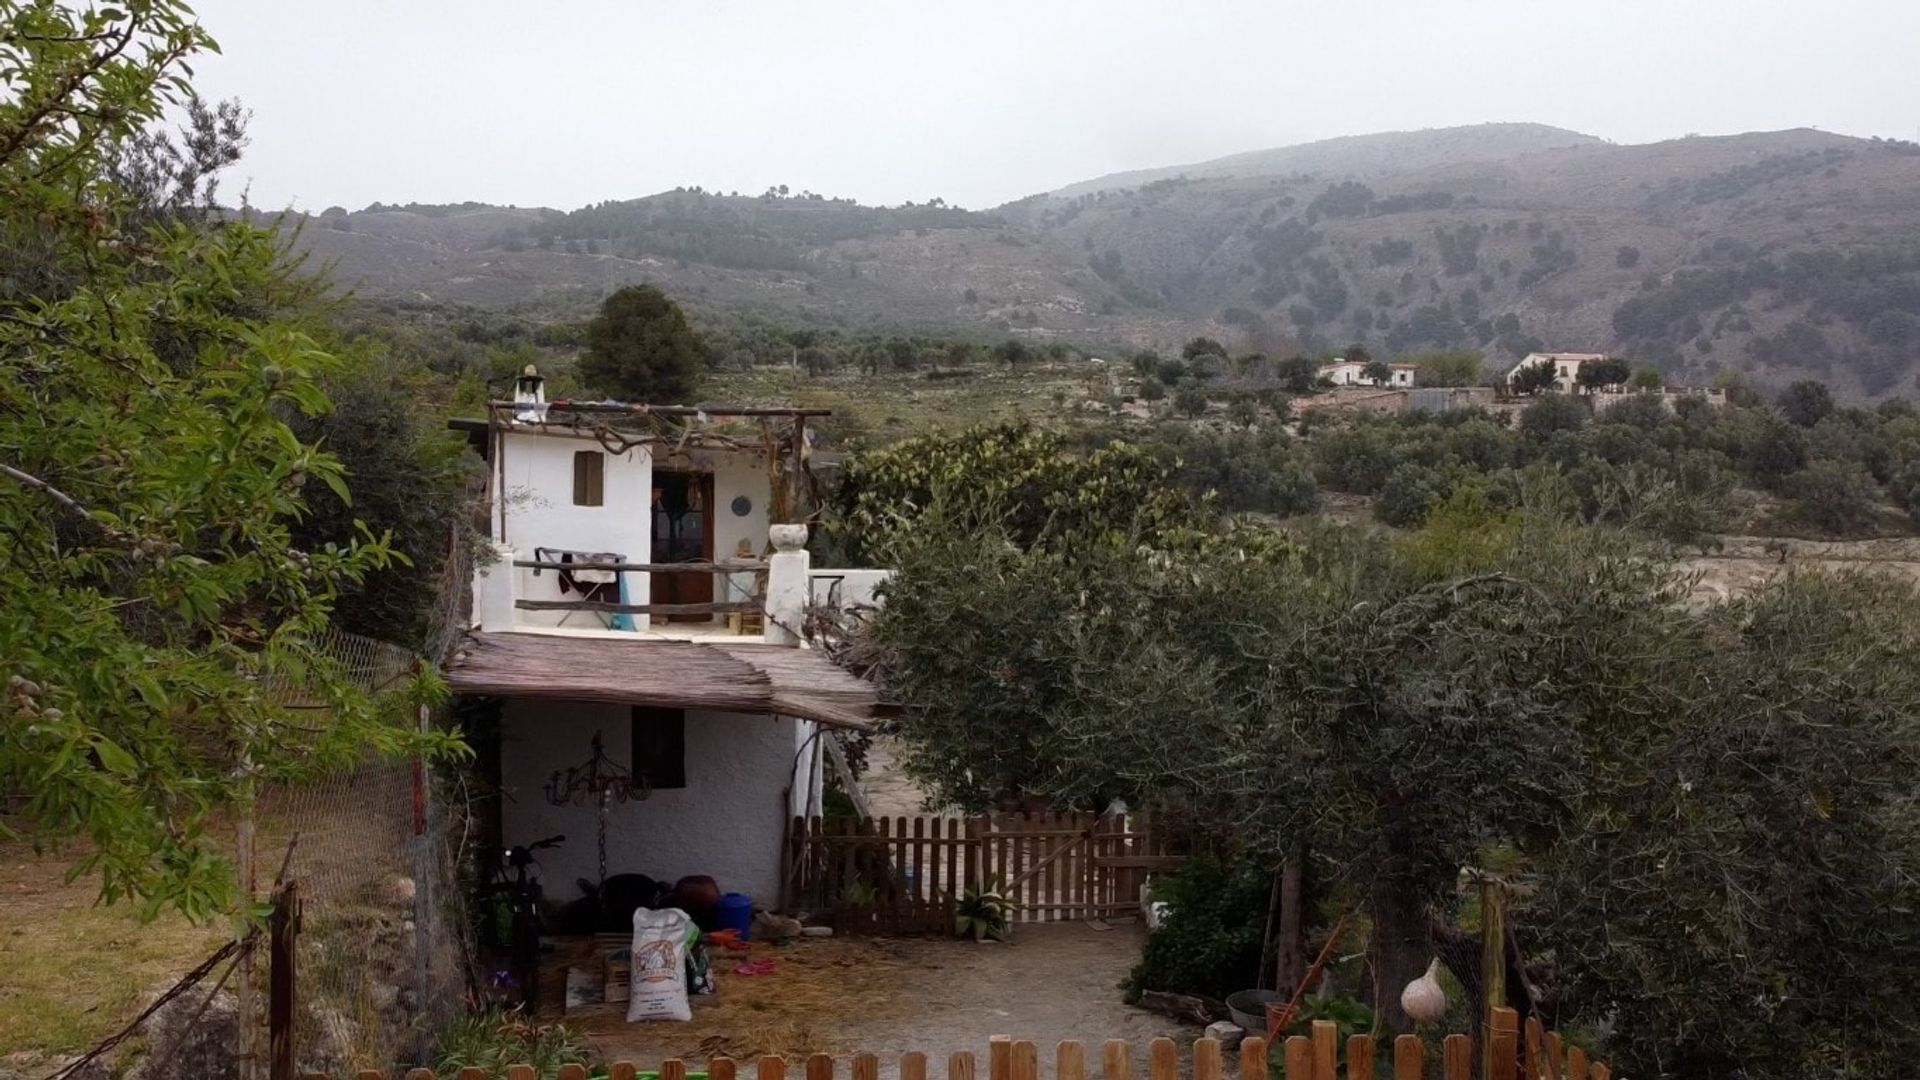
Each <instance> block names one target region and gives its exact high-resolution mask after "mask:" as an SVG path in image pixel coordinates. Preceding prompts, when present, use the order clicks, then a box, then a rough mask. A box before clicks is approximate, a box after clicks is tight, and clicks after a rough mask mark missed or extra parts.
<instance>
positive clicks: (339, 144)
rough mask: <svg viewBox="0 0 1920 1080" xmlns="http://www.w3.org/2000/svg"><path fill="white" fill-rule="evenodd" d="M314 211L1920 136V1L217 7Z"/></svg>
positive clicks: (203, 7)
mask: <svg viewBox="0 0 1920 1080" xmlns="http://www.w3.org/2000/svg"><path fill="white" fill-rule="evenodd" d="M197 7H198V10H199V12H200V15H201V20H202V22H203V23H204V24H205V25H206V27H207V28H208V29H209V30H210V31H211V32H212V33H213V35H214V36H215V37H216V38H217V39H219V41H220V43H221V45H222V47H223V50H224V53H225V55H224V56H220V57H212V58H206V59H205V60H204V61H203V62H199V63H196V65H195V67H196V70H197V71H198V73H199V77H198V79H197V80H196V81H197V84H198V86H199V88H200V90H201V92H202V93H203V94H206V95H208V96H212V97H239V98H241V99H242V100H243V101H244V102H245V103H246V105H248V106H249V107H250V108H252V110H253V113H254V118H253V126H252V135H253V144H252V146H251V148H250V149H249V151H248V153H247V155H246V159H245V160H244V161H242V162H241V164H240V166H239V169H238V173H239V175H238V176H236V177H235V181H236V182H229V184H227V185H223V188H222V190H223V191H224V192H234V191H236V190H237V189H238V187H239V186H240V182H246V183H250V184H251V194H252V201H253V203H254V204H255V205H257V206H265V207H270V208H278V207H281V206H288V205H292V206H296V207H298V208H301V209H306V210H313V211H317V210H320V209H323V208H325V207H326V206H328V205H332V204H340V205H344V206H347V207H350V208H354V209H358V208H359V207H361V206H364V205H366V204H367V203H369V202H373V201H376V200H378V201H384V202H408V201H421V202H455V201H460V200H465V199H476V200H480V201H484V202H493V203H513V204H516V205H521V206H527V205H545V206H556V207H561V208H572V207H576V206H579V205H581V204H583V203H588V202H597V201H600V200H602V199H623V198H633V197H637V196H640V195H646V194H651V193H653V192H656V191H660V190H663V189H667V188H672V187H675V186H678V185H682V184H698V185H701V186H703V187H706V188H708V189H718V190H722V191H730V190H734V189H738V190H740V191H742V192H748V193H758V192H760V191H763V190H765V189H766V188H767V187H768V186H770V185H773V184H787V185H789V186H790V187H791V188H792V189H793V190H795V191H798V190H800V189H803V188H806V189H811V190H814V191H818V192H822V193H825V194H828V195H850V196H853V197H855V198H858V199H859V200H861V201H862V202H869V203H899V202H901V201H904V200H908V199H911V200H914V201H924V200H926V199H928V198H930V197H932V196H935V195H939V196H942V197H944V198H946V199H947V200H948V201H950V202H956V203H959V204H961V205H965V206H970V207H983V206H992V205H997V204H999V203H1002V202H1005V201H1007V200H1009V199H1015V198H1019V197H1021V196H1023V195H1029V194H1033V193H1035V192H1038V191H1044V190H1048V189H1051V188H1054V187H1058V186H1061V185H1063V184H1067V183H1070V182H1073V181H1076V180H1084V179H1089V178H1091V177H1094V176H1097V175H1100V174H1103V173H1108V172H1115V171H1119V170H1122V169H1133V168H1143V167H1150V166H1157V165H1173V164H1181V163H1185V162H1191V161H1198V160H1204V159H1206V158H1210V157H1217V156H1220V155H1222V154H1229V153H1236V152H1239V151H1243V150H1255V149H1262V148H1265V147H1269V146H1279V145H1285V144H1288V143H1295V142H1303V141H1307V140H1311V139H1320V138H1327V137H1330V136H1335V135H1349V134H1361V133H1366V132H1374V131H1391V130H1404V129H1412V128H1426V127H1442V126H1447V125H1452V124H1472V123H1480V122H1484V121H1494V120H1527V121H1537V122H1540V123H1547V124H1556V125H1559V126H1562V127H1569V128H1574V129H1577V130H1580V131H1584V132H1588V133H1590V134H1594V135H1599V136H1602V137H1605V138H1608V139H1612V140H1614V141H1616V142H1647V141H1653V140H1657V139H1663V138H1671V137H1675V136H1680V135H1684V134H1687V133H1689V132H1698V133H1701V134H1723V133H1732V132H1740V131H1754V130H1771V129H1777V128H1788V127H1819V128H1823V129H1825V130H1828V131H1836V132H1842V133H1845V134H1851V135H1884V136H1890V137H1897V138H1904V139H1913V138H1916V137H1920V67H1916V65H1915V56H1916V53H1917V52H1920V0H1823V2H1821V3H1808V2H1804V0H1795V2H1787V0H1604V2H1587V3H1562V2H1549V0H1268V2H1265V3H1255V2H1244V3H1242V2H1227V0H1179V2H1166V3H1152V4H1150V3H1133V2H1126V0H1102V2H1098V3H1094V2H1087V3H1081V2H1054V0H1025V2H1000V0H973V2H969V3H943V4H937V5H936V4H932V3H910V2H908V0H892V2H848V3H840V2H835V0H806V2H800V0H789V2H770V0H679V2H677V3H660V2H642V0H625V2H621V0H531V2H529V0H462V2H457V3H456V2H451V0H330V2H327V3H318V2H313V0H307V2H304V3H295V2H292V0H200V3H199V4H198V5H197Z"/></svg>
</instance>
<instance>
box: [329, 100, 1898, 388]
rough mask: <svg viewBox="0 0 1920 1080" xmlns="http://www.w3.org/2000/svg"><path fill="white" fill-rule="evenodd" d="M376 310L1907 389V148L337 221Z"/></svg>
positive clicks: (1473, 155)
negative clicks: (647, 313)
mask: <svg viewBox="0 0 1920 1080" xmlns="http://www.w3.org/2000/svg"><path fill="white" fill-rule="evenodd" d="M305 224H306V229H305V231H304V233H303V242H304V243H306V244H307V245H308V246H309V248H310V249H311V250H313V251H314V252H315V253H316V254H317V255H318V256H319V257H321V258H322V259H323V260H326V261H329V262H331V263H332V264H333V265H334V268H335V275H336V277H337V278H338V279H339V280H340V281H341V282H342V283H343V284H347V285H352V286H354V287H356V288H357V289H358V290H359V291H360V293H361V294H362V295H363V296H367V297H369V298H373V299H383V300H391V301H397V302H406V303H425V304H435V305H438V304H468V305H477V306H482V307H488V308H496V309H508V310H516V311H521V312H524V313H527V314H529V315H531V316H533V317H536V318H576V317H578V316H580V315H582V314H584V313H585V312H587V311H589V310H591V308H592V306H593V305H594V304H595V303H597V301H598V300H599V299H600V297H601V296H603V295H604V294H605V293H606V292H607V291H609V290H610V289H612V288H614V287H617V286H618V285H621V284H624V283H627V282H631V281H643V280H644V281H652V282H656V283H659V284H661V285H663V286H664V287H666V288H668V289H669V290H670V291H672V292H674V293H675V294H676V295H678V296H680V297H681V298H682V299H683V300H685V301H686V302H687V303H688V304H689V305H690V306H691V307H692V308H694V309H695V311H696V312H699V311H703V310H704V311H708V312H717V311H730V312H748V313H753V314H756V315H761V316H765V317H767V318H771V319H775V320H779V321H782V322H785V323H791V324H794V325H814V326H831V327H836V328H839V329H842V330H846V331H850V332H868V331H871V332H896V331H904V332H912V331H936V330H937V331H946V332H961V333H971V334H975V335H978V336H980V337H982V338H986V337H992V336H1004V335H1008V334H1019V335H1026V336H1031V337H1034V338H1043V339H1044V338H1057V337H1065V338H1070V339H1073V340H1076V341H1079V342H1082V343H1085V344H1090V345H1107V344H1109V343H1111V344H1114V345H1126V346H1134V347H1148V346H1152V347H1162V348H1164V347H1166V346H1169V345H1171V344H1174V343H1176V342H1178V341H1180V340H1183V339H1184V338H1186V337H1188V336H1191V335H1194V334H1201V333H1204V334H1208V335H1211V336H1214V337H1219V338H1222V339H1223V340H1228V341H1231V342H1234V343H1235V344H1236V345H1237V346H1238V347H1242V348H1245V349H1249V350H1260V351H1266V352H1282V351H1292V350H1295V349H1300V350H1317V349H1324V348H1337V347H1340V346H1342V345H1345V344H1346V343H1348V342H1350V341H1355V340H1359V341H1364V342H1366V343H1367V344H1368V345H1370V346H1372V347H1374V348H1376V349H1383V348H1384V349H1387V350H1391V351H1396V352H1399V351H1408V350H1418V349H1427V348H1439V347H1452V346H1477V347H1481V348H1484V349H1486V350H1487V351H1488V352H1489V354H1490V355H1492V356H1493V357H1494V359H1495V360H1496V361H1498V360H1500V359H1504V358H1507V357H1513V356H1518V355H1523V354H1524V353H1525V352H1527V351H1529V350H1531V349H1536V348H1559V349H1577V350H1597V349H1606V350H1611V351H1615V352H1619V353H1623V354H1626V355H1630V356H1632V357H1633V358H1635V359H1638V360H1644V361H1648V362H1652V363H1656V364H1658V365H1659V366H1661V367H1662V368H1663V369H1665V370H1666V371H1667V372H1668V373H1669V374H1670V375H1672V376H1674V377H1677V378H1680V379H1684V380H1688V381H1704V380H1706V379H1708V378H1711V377H1712V375H1713V373H1715V372H1716V371H1718V370H1719V369H1720V368H1722V367H1732V368H1737V369H1740V370H1744V371H1748V372H1751V373H1752V374H1753V376H1754V377H1755V379H1756V380H1757V381H1759V382H1761V383H1763V384H1777V383H1783V382H1786V381H1790V380H1791V379H1794V378H1799V377H1806V376H1813V377H1818V378H1822V379H1825V380H1827V381H1829V382H1831V383H1833V384H1834V385H1835V386H1836V388H1838V389H1839V390H1840V391H1841V392H1843V393H1846V394H1851V395H1857V396H1866V397H1874V396H1882V395H1885V394H1889V393H1895V392H1909V393H1910V392H1913V390H1914V388H1915V383H1914V378H1915V368H1914V363H1913V361H1914V354H1915V352H1916V350H1920V147H1916V146H1914V145H1912V144H1907V143H1897V142H1882V141H1877V140H1875V141H1869V140H1862V139H1854V138H1848V137H1844V136H1838V135H1831V134H1826V133H1822V132H1818V131H1811V130H1795V131H1780V132H1768V133H1755V134H1746V135H1735V136H1725V137H1712V138H1703V137H1690V138H1686V139H1678V140H1672V141H1668V142H1662V143H1653V144H1648V145H1641V146H1617V145H1613V144H1610V143H1605V142H1602V141H1599V140H1596V139H1593V138H1591V137H1588V136H1583V135H1580V134H1578V133H1575V132H1569V131H1564V130H1561V129H1557V128H1550V127H1545V126H1541V125H1529V124H1497V125H1482V126H1478V127H1470V128H1454V129H1447V130H1443V131H1429V132H1410V133H1396V134H1384V135H1370V136H1358V137H1353V138H1348V139H1335V140H1329V141H1327V142H1322V143H1312V144H1307V145H1304V146H1298V147H1288V148H1282V149H1279V150H1268V151H1260V152H1256V153H1252V154H1242V155H1236V156H1233V157H1229V158H1222V159H1218V160H1216V161H1212V162H1202V163H1198V164H1195V165H1189V166H1183V167H1180V168H1177V169H1172V170H1149V171H1147V172H1142V173H1128V174H1119V175H1116V176H1113V177H1106V178H1102V179H1098V180H1091V181H1088V182H1086V183H1084V184H1075V185H1070V186H1068V187H1066V188H1062V189H1060V190H1059V191H1057V192H1054V193H1051V194H1045V195H1038V196H1034V197H1031V198H1028V199H1023V200H1020V201H1018V202H1015V203H1010V204H1008V205H1006V206H1002V207H999V208H997V209H995V210H992V211H989V212H969V211H964V210H960V209H956V208H952V207H947V206H943V205H939V204H937V203H936V204H932V205H919V206H915V205H908V206H904V207H896V208H875V207H866V206H860V205H857V204H855V203H852V202H849V201H846V200H835V199H826V198H823V197H820V196H817V195H812V194H810V193H802V194H800V195H781V194H778V193H768V194H767V195H763V196H740V195H721V194H718V193H712V192H704V191H700V190H698V189H681V190H676V191H672V192H666V193H662V194H659V195H654V196H649V197H647V198H642V199H634V200H629V201H624V202H608V203H602V204H598V205H596V206H591V207H586V208H583V209H580V210H576V211H572V212H566V213H563V212H560V211H555V210H543V209H514V208H500V207H490V206H481V205H478V204H465V205H461V206H452V207H421V206H409V207H390V206H380V205H377V204H376V205H375V206H374V207H370V208H368V209H366V210H363V211H360V212H356V213H347V212H345V211H344V210H340V209H338V208H336V209H334V210H330V211H328V212H327V214H325V215H321V216H320V217H319V218H318V219H314V220H310V221H307V222H306V223H305Z"/></svg>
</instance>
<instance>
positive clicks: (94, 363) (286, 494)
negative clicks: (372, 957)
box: [0, 0, 444, 918]
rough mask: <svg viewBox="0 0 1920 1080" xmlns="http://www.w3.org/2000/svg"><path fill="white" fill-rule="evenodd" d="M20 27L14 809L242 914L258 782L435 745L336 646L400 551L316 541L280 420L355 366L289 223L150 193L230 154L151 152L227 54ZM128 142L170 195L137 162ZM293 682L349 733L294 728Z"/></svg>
mask: <svg viewBox="0 0 1920 1080" xmlns="http://www.w3.org/2000/svg"><path fill="white" fill-rule="evenodd" d="M0 27H4V29H0V85H5V86H6V87H7V94H6V95H5V97H4V100H0V245H4V250H3V251H0V265H4V266H5V267H6V268H7V269H6V284H5V286H4V287H0V403H4V407H0V596H4V597H5V598H6V599H5V602H4V603H0V676H4V680H5V682H4V689H0V790H5V791H7V792H9V793H11V794H12V795H13V796H15V797H16V799H17V802H16V804H15V805H16V807H17V808H18V813H17V814H16V815H14V816H12V817H10V818H9V821H8V828H9V829H10V830H11V831H13V832H15V833H17V834H24V835H25V836H26V837H27V838H28V839H29V840H30V841H32V842H33V843H35V844H43V845H61V844H65V843H68V842H75V843H76V844H78V845H79V846H77V847H76V848H74V849H73V850H75V852H76V860H77V862H76V865H75V872H76V873H80V872H85V871H88V870H94V871H98V872H99V873H100V875H101V881H102V894H101V895H102V897H103V899H105V900H107V901H118V900H125V899H131V900H135V901H137V902H139V903H140V904H141V905H142V909H143V910H144V911H145V912H147V913H149V914H153V913H157V912H159V911H161V910H163V909H167V908H172V909H176V910H179V911H182V912H184V913H186V914H188V915H189V916H193V917H197V918H205V917H209V916H212V915H215V914H218V913H238V908H237V907H236V906H235V905H236V901H237V899H238V892H237V890H236V887H235V886H236V882H235V880H234V876H233V873H232V868H231V867H230V865H228V863H227V862H226V861H225V859H224V858H223V857H222V856H221V854H220V853H221V851H222V850H223V848H224V846H225V845H224V843H223V842H222V840H221V838H220V837H218V836H217V835H216V834H215V832H214V831H213V830H214V827H215V825H216V824H217V823H219V822H220V821H222V820H223V819H224V815H225V814H226V813H227V812H229V811H231V810H232V809H233V808H234V806H235V805H236V804H237V803H239V802H241V801H243V800H244V799H245V798H246V796H247V792H248V791H249V790H250V787H251V785H253V784H254V783H256V782H257V781H258V780H260V779H262V778H274V779H292V778H296V777H298V776H300V775H303V774H305V773H307V772H309V771H312V770H319V769H326V768H329V767H334V766H338V765H341V764H344V763H348V762H355V761H360V760H363V759H364V755H366V754H367V753H368V752H369V751H374V752H379V751H394V750H402V749H410V748H413V747H416V746H421V745H423V744H422V741H421V740H420V739H418V738H417V737H415V736H414V735H412V734H411V729H412V723H411V717H410V716H394V715H387V714H384V713H383V712H382V711H381V710H380V709H379V708H378V707H377V705H376V703H375V702H373V701H372V700H370V699H369V698H368V697H367V695H366V694H365V693H363V692H362V691H360V690H358V689H356V688H355V687H354V685H353V684H352V682H351V681H350V680H349V679H348V678H346V677H345V673H343V672H342V671H341V670H340V669H339V667H338V666H337V665H336V664H335V663H333V662H331V661H330V660H329V659H328V658H327V656H326V655H325V653H324V651H323V649H322V648H321V642H322V640H323V636H324V634H325V633H326V631H327V628H328V624H329V619H330V616H331V614H332V609H333V606H334V602H335V599H336V597H337V596H338V595H339V594H340V591H341V590H342V589H343V588H345V587H349V586H351V585H353V584H354V583H356V582H359V581H361V580H362V579H364V578H365V576H366V575H367V574H369V573H371V572H373V571H376V570H378V569H379V568H381V567H382V566H385V565H387V564H388V563H389V562H390V561H391V560H392V557H393V553H392V550H391V548H390V546H389V544H388V542H387V541H386V540H385V539H384V538H380V537H374V536H371V535H370V534H367V533H365V532H364V531H363V532H361V535H360V537H359V539H358V540H357V541H354V542H348V543H333V544H324V545H319V546H314V547H306V546H303V545H302V544H300V543H299V542H297V541H296V540H295V537H294V532H293V530H294V528H295V526H296V525H297V524H299V523H300V521H301V519H302V518H303V517H304V516H305V515H306V514H307V513H308V507H307V505H306V503H305V499H304V496H305V494H306V493H307V492H308V491H309V481H310V480H311V481H318V482H319V483H320V484H322V485H325V486H326V487H328V488H329V489H331V490H332V492H333V493H334V494H335V495H336V496H337V497H338V498H339V499H340V500H341V501H342V502H345V501H346V500H347V498H348V489H347V477H346V474H345V471H344V470H343V468H342V466H341V463H340V461H339V460H338V459H336V458H335V457H333V456H332V455H330V454H328V453H326V452H324V451H322V450H321V449H320V448H318V447H316V446H314V445H311V444H309V443H305V442H303V441H302V440H301V439H300V438H299V437H298V436H297V435H296V434H295V433H294V432H293V431H292V430H291V429H290V428H289V426H288V423H287V418H288V417H290V416H298V417H303V418H313V417H317V416H320V415H322V414H324V413H325V412H326V411H327V409H328V407H329V402H328V400H327V396H326V394H325V392H324V390H323V388H322V381H323V379H325V378H327V377H328V376H329V375H330V374H332V373H333V372H335V371H336V370H337V368H338V365H339V361H338V360H337V358H335V357H334V356H332V355H330V354H329V353H327V352H325V351H324V350H322V349H321V348H320V347H319V346H318V344H317V342H316V340H315V338H314V336H313V335H312V334H310V333H309V332H308V328H307V327H306V326H305V325H304V324H303V318H304V316H305V315H306V313H307V311H308V305H309V304H310V303H311V301H312V298H313V296H314V288H313V286H312V284H311V283H310V282H307V281H305V280H304V279H301V278H300V277H299V275H298V274H297V273H296V272H295V269H294V268H293V267H291V266H290V265H289V264H288V262H287V260H286V259H285V257H284V251H283V249H282V247H281V246H280V245H279V243H278V242H277V240H276V238H275V236H274V235H273V234H272V233H270V232H268V231H266V230H263V229H260V228H257V227H255V226H253V225H252V224H250V223H248V222H247V221H245V220H241V219H237V218H232V217H228V216H225V215H218V214H214V213H211V212H210V211H208V212H201V211H202V210H204V209H205V208H204V207H191V206H188V205H186V203H185V202H182V201H174V200H172V199H166V198H161V199H158V200H156V199H155V198H154V197H153V194H152V193H153V192H154V191H157V190H160V189H162V188H166V189H170V190H175V191H179V190H192V191H196V192H198V193H200V195H199V198H200V199H205V198H206V197H207V193H208V192H210V190H211V188H210V187H209V186H208V181H209V180H210V178H209V177H206V176H204V175H202V176H193V175H191V173H192V172H193V170H194V169H195V168H196V167H197V166H198V165H200V164H205V163H209V162H211V163H213V164H214V165H216V166H217V165H218V164H219V163H221V161H222V158H225V159H226V160H227V161H230V160H231V158H230V157H227V156H226V155H225V154H224V153H223V152H222V151H221V150H220V149H219V147H217V146H199V147H195V146H188V147H187V148H185V149H184V150H181V149H178V148H176V150H175V152H174V153H173V154H171V155H170V154H167V153H165V152H162V151H159V150H157V149H156V148H155V147H156V145H157V144H155V143H153V142H152V141H150V140H152V139H153V138H154V136H153V134H152V130H153V127H154V125H156V124H158V123H159V122H160V121H161V119H162V116H163V114H164V113H165V112H166V111H167V110H168V108H169V107H170V106H182V105H184V104H185V102H186V95H187V93H188V91H187V89H186V87H187V83H186V81H185V79H186V70H187V69H186V65H187V64H188V63H189V61H190V58H191V57H193V56H195V55H196V54H198V53H201V52H203V51H206V50H208V49H209V48H211V46H212V42H211V41H210V39H209V38H208V37H207V36H206V35H205V33H204V32H203V31H202V30H201V29H200V27H199V24H198V23H197V22H196V21H195V20H194V18H193V16H192V14H191V12H189V11H188V10H187V9H186V8H185V7H184V6H182V5H181V4H179V3H174V2H168V0H148V2H143V3H138V4H129V5H124V6H122V7H120V8H104V7H92V8H87V9H84V10H76V9H73V8H69V7H64V6H59V5H53V4H41V3H29V2H16V0H0ZM216 115H217V114H216ZM213 131H214V134H215V135H216V136H218V135H219V134H220V132H219V124H218V123H216V124H215V125H214V127H213ZM194 136H195V127H194V124H193V122H192V121H191V120H190V121H189V130H188V141H189V142H191V141H192V139H193V138H194ZM143 140H149V141H147V142H145V144H144V148H143ZM130 159H132V160H136V161H137V162H140V163H144V164H143V165H142V167H145V168H151V169H152V170H154V171H153V172H152V173H150V174H149V175H150V176H153V177H157V178H158V179H159V184H158V185H156V186H151V187H147V186H142V185H139V184H132V185H130V184H129V183H127V182H125V181H124V180H123V179H116V176H119V177H124V176H125V175H126V173H125V172H124V171H123V170H124V167H125V165H126V163H127V161H128V160H130ZM288 696H292V697H296V698H299V699H303V700H305V701H307V702H311V703H313V704H316V705H322V706H325V708H326V711H325V712H324V713H323V714H321V715H325V716H326V718H327V722H326V723H325V724H323V725H317V726H315V725H311V724H308V723H292V722H289V717H288V715H287V712H286V710H285V709H284V708H283V701H284V700H285V699H286V698H287V697H288ZM405 711H406V712H410V711H411V710H405ZM308 715H313V714H308ZM427 744H428V745H431V746H436V747H437V746H440V745H444V742H443V741H442V740H439V739H432V740H428V742H427Z"/></svg>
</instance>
